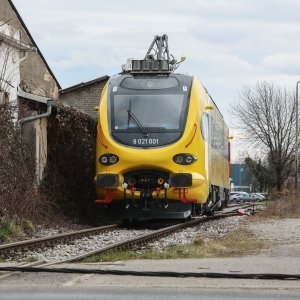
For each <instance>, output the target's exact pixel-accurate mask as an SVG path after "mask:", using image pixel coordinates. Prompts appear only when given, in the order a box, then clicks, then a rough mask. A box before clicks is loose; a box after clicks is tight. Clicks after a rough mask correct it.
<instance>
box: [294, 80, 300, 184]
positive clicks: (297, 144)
mask: <svg viewBox="0 0 300 300" xmlns="http://www.w3.org/2000/svg"><path fill="white" fill-rule="evenodd" d="M299 83H300V81H297V85H296V153H295V163H296V173H295V188H296V189H297V187H298V165H299V159H298V152H299V143H298V134H299V131H298V127H299V125H298V122H299V120H298V119H299V117H298V110H299V109H298V106H299V101H298V86H299Z"/></svg>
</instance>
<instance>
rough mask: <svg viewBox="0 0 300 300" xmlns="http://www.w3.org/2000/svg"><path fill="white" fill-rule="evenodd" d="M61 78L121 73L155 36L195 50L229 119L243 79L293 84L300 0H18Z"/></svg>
mask: <svg viewBox="0 0 300 300" xmlns="http://www.w3.org/2000/svg"><path fill="white" fill-rule="evenodd" d="M14 3H15V5H16V7H17V8H18V10H19V12H20V14H21V15H22V17H23V18H24V20H25V22H26V24H27V25H28V27H29V29H30V31H31V32H32V34H33V36H34V37H35V40H36V42H37V43H38V45H39V47H40V48H41V50H42V51H43V53H44V54H45V57H46V58H47V60H48V61H49V64H50V66H51V67H52V69H53V71H54V73H55V74H56V75H57V77H58V78H59V80H60V82H61V84H62V85H63V86H64V87H66V86H68V85H71V84H76V83H78V82H82V81H86V80H89V79H93V77H96V76H101V75H104V74H109V75H111V74H114V73H117V72H119V71H120V66H121V64H122V63H124V62H125V60H126V59H127V58H128V57H139V58H140V57H143V56H144V54H145V51H146V50H147V47H148V46H149V44H150V42H151V40H152V38H153V36H154V35H155V34H162V33H167V34H168V35H169V42H170V47H171V52H172V53H174V54H175V56H177V57H180V56H182V55H185V56H187V61H186V62H185V63H184V64H183V65H182V66H181V67H180V69H179V70H180V71H181V72H188V73H189V74H196V75H197V76H199V77H200V78H201V80H202V82H203V83H204V84H205V86H206V87H207V88H208V90H209V91H210V93H211V95H212V96H213V98H214V99H215V101H216V103H217V104H218V106H219V108H220V110H221V111H222V112H223V114H224V115H225V118H226V119H227V120H228V121H230V114H229V113H228V108H229V103H230V102H231V101H232V100H234V99H237V97H238V91H239V90H240V89H241V88H242V86H243V85H245V84H246V85H253V84H255V83H256V82H257V81H258V80H267V81H271V80H272V81H275V82H276V83H279V84H281V85H286V86H288V87H293V86H294V85H295V82H296V80H299V77H300V76H299V75H300V74H299V73H300V55H299V51H298V49H300V38H299V37H300V18H299V11H300V1H298V0H285V1H282V0H264V1H260V0H251V1H249V0H213V1H212V0H164V1H162V0H152V1H145V0H126V1H122V0H114V1H104V0H87V1H79V0H72V1H71V0H64V1H58V0H52V1H40V0H27V1H23V0H14Z"/></svg>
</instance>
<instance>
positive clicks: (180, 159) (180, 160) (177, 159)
mask: <svg viewBox="0 0 300 300" xmlns="http://www.w3.org/2000/svg"><path fill="white" fill-rule="evenodd" d="M173 159H174V161H175V162H176V164H179V165H181V164H182V163H183V161H184V160H183V156H182V155H176V156H174V158H173Z"/></svg>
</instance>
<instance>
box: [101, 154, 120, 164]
mask: <svg viewBox="0 0 300 300" xmlns="http://www.w3.org/2000/svg"><path fill="white" fill-rule="evenodd" d="M118 161H119V157H118V156H117V155H115V154H110V153H108V154H103V155H101V156H100V157H99V162H100V163H101V164H102V165H105V166H111V165H114V164H116V163H117V162H118Z"/></svg>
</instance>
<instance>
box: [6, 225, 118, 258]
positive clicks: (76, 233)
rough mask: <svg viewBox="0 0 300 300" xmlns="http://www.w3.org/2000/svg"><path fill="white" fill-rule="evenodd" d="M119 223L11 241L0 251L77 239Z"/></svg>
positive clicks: (112, 227) (113, 227)
mask: <svg viewBox="0 0 300 300" xmlns="http://www.w3.org/2000/svg"><path fill="white" fill-rule="evenodd" d="M118 227H119V225H118V224H112V225H106V226H101V227H93V228H88V229H83V230H79V231H73V232H68V233H63V234H56V235H52V236H46V237H42V238H36V239H30V240H25V241H19V242H15V243H9V244H4V245H0V253H3V252H7V251H11V250H16V249H24V248H31V247H35V246H42V245H45V244H46V245H47V244H50V243H51V244H54V243H58V242H61V241H64V240H68V239H76V238H80V237H82V236H88V235H94V234H97V233H100V232H104V231H108V230H111V229H115V228H118Z"/></svg>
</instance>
